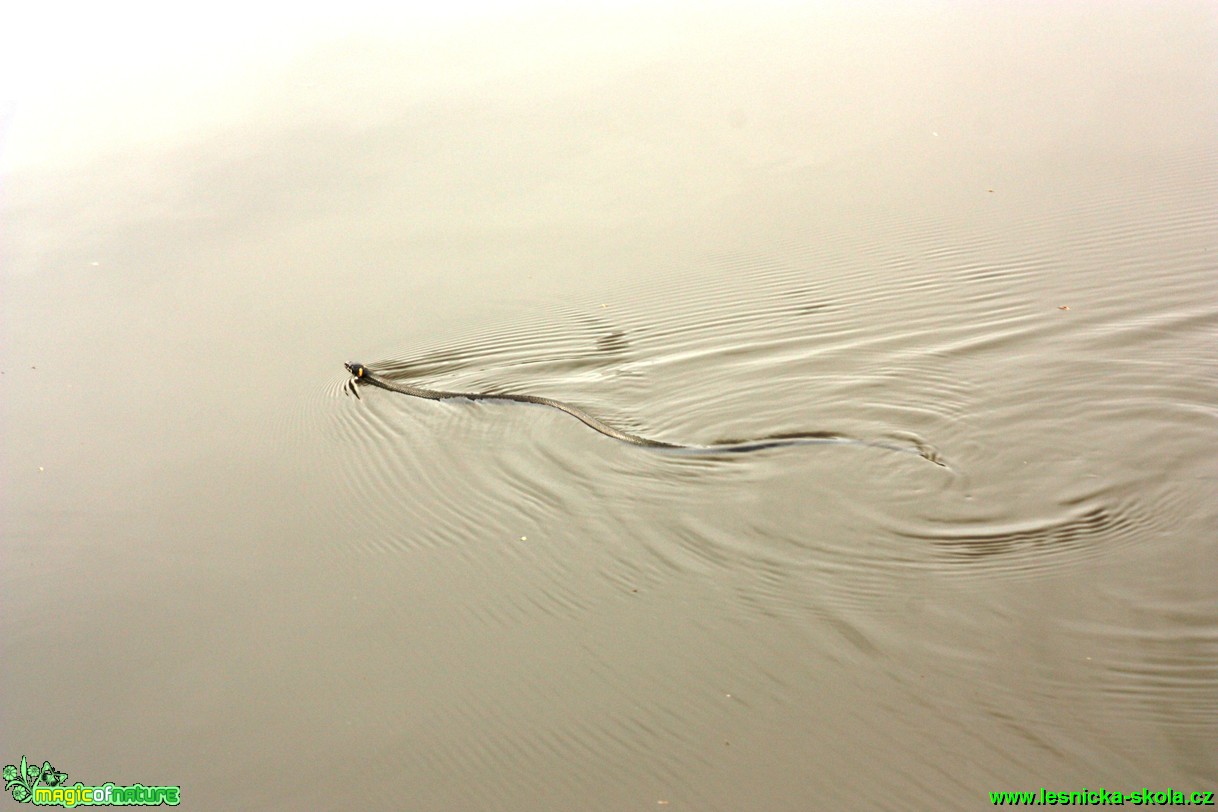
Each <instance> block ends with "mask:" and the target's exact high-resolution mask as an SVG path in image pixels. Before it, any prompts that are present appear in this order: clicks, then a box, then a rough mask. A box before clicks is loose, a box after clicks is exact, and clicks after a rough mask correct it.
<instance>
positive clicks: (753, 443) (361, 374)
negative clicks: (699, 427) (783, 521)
mask: <svg viewBox="0 0 1218 812" xmlns="http://www.w3.org/2000/svg"><path fill="white" fill-rule="evenodd" d="M343 366H345V367H346V368H347V371H348V372H350V373H351V374H352V375H353V376H354V377H353V378H352V380H351V381H350V384H349V385H350V386H351V391H352V392H355V385H356V384H357V383H358V384H369V385H372V386H378V387H380V388H381V389H386V390H388V391H390V392H397V393H399V394H402V395H410V396H411V397H416V398H424V399H426V400H449V399H452V398H465V399H466V400H491V401H494V400H498V401H510V402H513V403H533V404H536V405H538V406H549V407H550V408H551V409H557V410H558V411H560V412H566V413H567V414H569V415H571V416H572V417H574V418H575V419H576V420H579V421H580V422H582V423H583V424H584V425H586V426H589V427H591V428H593V429H596V430H597V431H599V432H600V433H601V434H603V435H605V436H606V437H612V438H613V439H615V440H621V441H622V442H623V443H630V444H631V445H637V446H642V447H644V448H657V449H669V450H673V451H686V452H701V453H723V452H726V453H739V452H745V451H760V450H761V449H764V448H776V447H779V446H790V445H805V444H809V443H849V444H854V445H866V446H872V447H875V448H885V449H888V450H890V451H902V452H905V453H913V454H917V455H918V456H920V457H922V458H924V459H926V460H929V461H930V462H933V463H935V464H936V465H940V466H944V463H943V462H942V461H940V459H939V456H938V454H937V453H935V452H934V450H933V449H930V448H928V447H925V446H923V445H922V444H921V443H919V444H917V446H916V447H910V446H900V445H895V444H892V443H883V442H874V441H869V440H860V439H855V438H852V437H846V436H843V435H841V434H833V433H830V432H801V433H793V434H774V435H770V436H768V437H760V438H756V439H752V440H723V441H720V442H717V443H714V444H711V445H686V444H683V443H666V442H664V441H663V440H652V439H650V438H648V437H640V436H639V435H637V434H631V433H630V432H628V431H622V430H621V429H617V428H614V427H613V426H610V425H609V424H608V423H606V422H604V421H603V420H600V419H599V418H596V417H593V416H592V415H590V414H588V413H587V412H585V411H584V410H583V409H580V408H578V407H576V406H572V405H571V404H570V403H564V402H563V401H561V400H555V399H553V398H547V397H541V396H540V395H514V394H510V393H502V394H490V393H486V392H450V391H445V390H442V389H425V388H424V387H421V386H411V385H410V384H405V383H393V382H391V381H388V380H386V379H384V378H382V377H380V376H378V375H377V374H376V373H374V372H371V371H369V369H368V368H367V367H365V366H364V365H363V364H360V363H356V362H354V361H352V362H350V363H346V364H343ZM357 395H358V393H357ZM944 467H946V466H944Z"/></svg>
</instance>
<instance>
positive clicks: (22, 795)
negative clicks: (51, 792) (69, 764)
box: [3, 756, 68, 804]
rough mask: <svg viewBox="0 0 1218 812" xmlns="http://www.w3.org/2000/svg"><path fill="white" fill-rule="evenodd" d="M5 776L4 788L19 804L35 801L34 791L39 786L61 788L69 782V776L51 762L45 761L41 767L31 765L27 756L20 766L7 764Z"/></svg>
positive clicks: (23, 757)
mask: <svg viewBox="0 0 1218 812" xmlns="http://www.w3.org/2000/svg"><path fill="white" fill-rule="evenodd" d="M3 775H4V788H5V789H6V790H8V791H9V792H11V793H13V800H14V801H16V802H17V803H19V804H23V803H28V802H29V801H30V800H31V799H33V797H34V789H35V788H36V787H38V786H39V784H46V785H47V786H48V787H59V786H63V784H64V782H65V781H67V780H68V774H67V773H61V772H60V771H59V770H57V769H55V768H54V767H52V766H51V762H49V761H44V762H42V766H41V767H39V766H38V765H37V764H30V763H29V761H28V760H27V759H26V757H25V756H22V757H21V763H20V764H19V765H18V764H5V765H4V771H3Z"/></svg>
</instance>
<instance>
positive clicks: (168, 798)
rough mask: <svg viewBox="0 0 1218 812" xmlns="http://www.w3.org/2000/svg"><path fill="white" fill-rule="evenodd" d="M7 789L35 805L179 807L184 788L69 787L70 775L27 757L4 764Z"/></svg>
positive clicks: (78, 785) (109, 785)
mask: <svg viewBox="0 0 1218 812" xmlns="http://www.w3.org/2000/svg"><path fill="white" fill-rule="evenodd" d="M4 789H5V790H7V791H8V792H11V793H13V800H14V801H16V802H17V803H22V804H26V803H33V804H34V805H35V806H66V807H73V806H160V805H161V804H167V805H169V806H177V805H178V804H179V803H180V797H181V794H182V788H181V787H146V786H144V785H143V784H132V785H130V786H120V785H118V784H115V783H113V782H110V781H107V782H106V783H104V784H102V785H101V786H96V787H88V786H85V785H84V784H82V783H81V782H79V781H77V782H76V783H75V784H73V785H71V786H68V774H67V773H64V772H60V771H59V770H57V769H55V768H54V767H52V766H51V762H49V761H44V762H42V766H41V767H39V766H38V765H37V764H30V763H29V762H28V761H27V760H26V757H25V756H22V757H21V763H20V764H5V765H4Z"/></svg>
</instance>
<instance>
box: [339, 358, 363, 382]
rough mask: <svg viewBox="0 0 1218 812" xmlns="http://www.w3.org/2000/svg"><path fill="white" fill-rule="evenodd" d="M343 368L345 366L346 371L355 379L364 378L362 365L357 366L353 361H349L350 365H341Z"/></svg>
mask: <svg viewBox="0 0 1218 812" xmlns="http://www.w3.org/2000/svg"><path fill="white" fill-rule="evenodd" d="M343 366H345V367H346V368H347V371H348V372H350V373H351V374H352V375H354V376H355V377H357V378H362V377H364V365H363V364H357V363H355V362H354V361H351V362H350V363H346V364H343Z"/></svg>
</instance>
